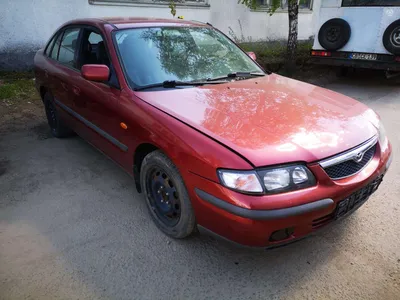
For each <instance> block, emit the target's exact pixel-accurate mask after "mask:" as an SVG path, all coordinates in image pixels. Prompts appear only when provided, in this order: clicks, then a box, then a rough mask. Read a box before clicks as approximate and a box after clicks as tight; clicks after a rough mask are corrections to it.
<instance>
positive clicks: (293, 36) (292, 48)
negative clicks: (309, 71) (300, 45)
mask: <svg viewBox="0 0 400 300" xmlns="http://www.w3.org/2000/svg"><path fill="white" fill-rule="evenodd" d="M288 2H289V3H288V16H289V36H288V43H287V53H286V56H287V57H286V66H285V68H286V72H287V73H288V75H289V76H290V75H292V74H293V72H294V70H295V68H296V52H297V33H298V16H299V4H298V2H297V0H289V1H288Z"/></svg>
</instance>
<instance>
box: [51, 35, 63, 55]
mask: <svg viewBox="0 0 400 300" xmlns="http://www.w3.org/2000/svg"><path fill="white" fill-rule="evenodd" d="M61 38H62V33H60V34H59V35H58V37H57V40H56V42H55V43H54V46H53V49H52V50H51V55H50V57H51V58H52V59H58V50H59V49H60V44H61Z"/></svg>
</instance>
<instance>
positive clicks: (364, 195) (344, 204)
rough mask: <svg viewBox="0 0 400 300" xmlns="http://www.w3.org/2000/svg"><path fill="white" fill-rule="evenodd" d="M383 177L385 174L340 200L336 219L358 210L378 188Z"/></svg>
mask: <svg viewBox="0 0 400 300" xmlns="http://www.w3.org/2000/svg"><path fill="white" fill-rule="evenodd" d="M382 179H383V175H381V176H379V177H377V178H376V179H375V180H374V181H372V182H371V183H369V184H368V185H367V186H365V187H363V188H361V189H359V190H358V191H356V192H354V193H353V194H351V195H350V196H349V197H348V198H346V199H344V200H342V201H340V202H339V203H338V205H337V207H336V211H335V219H340V218H342V217H344V216H347V215H349V214H351V213H352V212H354V211H356V210H357V209H358V208H359V207H360V206H361V205H363V204H364V203H365V202H366V201H367V200H368V198H369V196H371V195H372V194H373V193H374V192H375V191H376V190H377V189H378V187H379V185H380V184H381V182H382Z"/></svg>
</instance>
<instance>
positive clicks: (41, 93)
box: [39, 85, 48, 101]
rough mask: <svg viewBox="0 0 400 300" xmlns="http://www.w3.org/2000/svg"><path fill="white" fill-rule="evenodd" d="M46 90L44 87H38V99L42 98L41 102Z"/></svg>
mask: <svg viewBox="0 0 400 300" xmlns="http://www.w3.org/2000/svg"><path fill="white" fill-rule="evenodd" d="M47 91H48V89H47V88H46V87H45V86H43V85H42V86H40V88H39V93H40V98H42V101H43V100H44V95H46V93H47Z"/></svg>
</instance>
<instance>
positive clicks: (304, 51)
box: [239, 40, 312, 69]
mask: <svg viewBox="0 0 400 300" xmlns="http://www.w3.org/2000/svg"><path fill="white" fill-rule="evenodd" d="M239 45H240V47H241V48H242V49H243V50H245V51H247V52H248V51H252V52H254V53H255V54H256V55H257V62H258V63H259V64H260V65H262V66H263V67H265V68H267V69H270V65H271V64H284V63H285V57H286V56H285V54H286V51H287V49H286V43H285V41H284V40H281V41H259V42H244V43H240V44H239ZM311 47H312V41H310V40H307V41H300V42H299V43H298V46H297V59H296V62H297V64H304V63H306V62H307V61H308V59H309V58H310V50H311Z"/></svg>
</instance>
